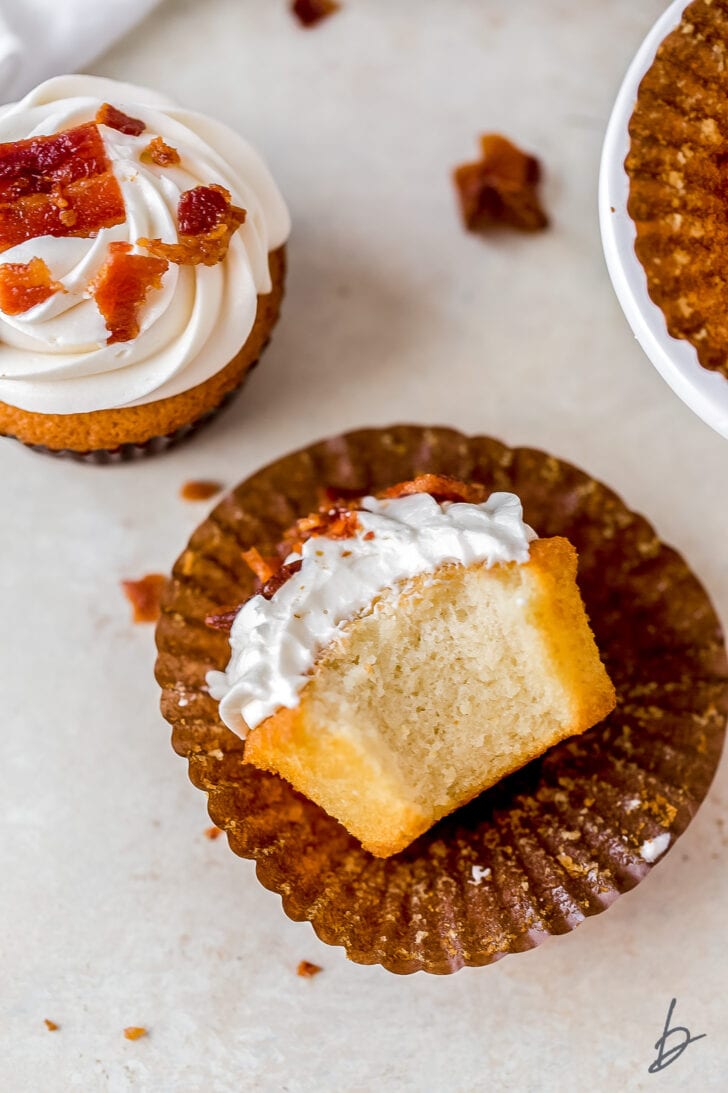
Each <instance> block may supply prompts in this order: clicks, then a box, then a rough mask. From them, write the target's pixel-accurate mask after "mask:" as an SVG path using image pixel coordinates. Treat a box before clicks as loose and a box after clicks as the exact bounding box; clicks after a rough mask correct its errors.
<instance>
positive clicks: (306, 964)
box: [296, 960, 324, 979]
mask: <svg viewBox="0 0 728 1093" xmlns="http://www.w3.org/2000/svg"><path fill="white" fill-rule="evenodd" d="M323 970H324V969H323V968H322V967H321V965H320V964H312V963H311V961H310V960H302V961H301V963H300V964H299V965H298V967H297V968H296V975H300V976H301V978H302V979H313V977H314V976H315V975H318V973H319V972H322V971H323Z"/></svg>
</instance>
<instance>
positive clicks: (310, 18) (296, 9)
mask: <svg viewBox="0 0 728 1093" xmlns="http://www.w3.org/2000/svg"><path fill="white" fill-rule="evenodd" d="M340 8H341V4H340V3H338V0H292V3H291V12H292V14H293V15H295V16H296V18H297V19H298V21H299V23H300V24H301V26H302V27H306V29H308V28H309V27H315V26H316V25H317V24H318V23H320V22H321V21H322V20H323V19H328V17H329V16H330V15H335V14H336V12H337V11H339V10H340Z"/></svg>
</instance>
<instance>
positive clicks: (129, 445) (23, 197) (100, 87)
mask: <svg viewBox="0 0 728 1093" xmlns="http://www.w3.org/2000/svg"><path fill="white" fill-rule="evenodd" d="M289 228H290V221H289V216H288V212H287V210H286V207H285V204H284V202H283V200H282V198H281V195H280V193H279V191H278V189H277V187H276V185H275V183H274V181H273V179H272V178H271V176H270V174H269V172H268V170H267V168H266V167H265V165H264V164H263V162H262V160H261V159H260V157H259V156H258V154H257V153H256V152H255V151H254V150H253V149H252V148H251V147H250V146H249V145H248V144H247V143H246V142H245V141H244V140H242V139H241V138H240V137H239V136H238V135H237V134H236V133H234V132H233V131H232V130H230V129H228V128H227V127H226V126H224V125H222V124H220V123H219V122H216V121H213V120H212V119H210V118H207V117H205V116H203V115H201V114H197V113H194V112H191V111H188V110H182V109H180V108H178V107H176V106H175V105H174V104H173V103H171V102H170V101H169V100H168V99H167V98H165V97H163V96H161V95H158V94H157V93H156V92H152V91H148V90H145V89H143V88H137V87H132V86H130V85H128V84H122V83H117V82H116V81H113V80H106V79H100V78H97V77H91V76H62V77H58V78H56V79H53V80H49V81H48V82H46V83H44V84H41V85H40V86H39V87H38V88H36V89H35V90H34V91H32V92H31V93H30V94H29V95H27V96H26V97H25V99H23V100H22V101H21V102H19V103H14V104H11V105H9V106H5V107H3V108H1V109H0V250H2V254H1V255H0V434H4V435H7V436H13V437H16V438H17V439H19V440H21V441H23V442H24V443H25V444H29V445H31V446H34V447H41V448H44V449H46V450H50V451H52V452H55V453H61V452H62V453H65V454H70V455H75V456H78V457H81V458H86V459H89V460H91V461H95V462H105V461H108V460H109V459H118V458H126V457H129V456H131V455H134V454H137V453H142V452H143V453H146V452H149V451H156V450H159V449H160V448H162V447H166V446H167V445H168V444H169V443H171V442H172V441H174V440H177V439H179V438H180V437H181V436H183V435H185V434H186V433H187V432H189V431H190V430H191V428H193V427H194V426H196V425H198V424H200V423H201V422H202V421H204V420H206V419H207V418H208V417H209V416H210V415H211V414H212V413H213V412H214V411H215V410H217V409H218V408H219V407H220V405H221V404H222V403H223V402H224V401H226V399H227V398H228V397H229V396H230V395H231V394H232V392H233V391H235V390H236V388H237V387H239V385H240V384H241V382H242V380H243V379H244V377H245V375H246V373H247V372H248V370H249V369H250V367H251V366H252V365H253V364H254V363H255V362H256V360H257V359H258V356H259V354H260V352H261V350H262V349H263V347H264V345H265V343H266V342H267V340H268V338H269V336H270V332H271V330H272V328H273V326H274V324H275V322H276V319H277V317H278V311H279V306H280V300H281V296H282V293H283V282H284V275H285V250H284V244H285V241H286V238H287V236H288V233H289Z"/></svg>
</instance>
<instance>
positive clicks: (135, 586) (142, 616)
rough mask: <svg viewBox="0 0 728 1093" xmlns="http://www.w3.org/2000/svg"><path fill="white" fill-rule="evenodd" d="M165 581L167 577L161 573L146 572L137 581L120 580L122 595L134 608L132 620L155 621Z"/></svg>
mask: <svg viewBox="0 0 728 1093" xmlns="http://www.w3.org/2000/svg"><path fill="white" fill-rule="evenodd" d="M166 583H167V578H166V577H165V576H164V575H163V574H162V573H148V574H147V576H146V577H142V578H141V579H140V580H138V581H122V582H121V587H122V588H123V589H124V595H125V596H126V598H127V599H128V601H129V603H130V604H131V605H132V607H133V609H134V615H133V621H134V622H156V621H157V619H158V618H159V615H160V604H161V601H162V592H163V591H164V586H165V585H166Z"/></svg>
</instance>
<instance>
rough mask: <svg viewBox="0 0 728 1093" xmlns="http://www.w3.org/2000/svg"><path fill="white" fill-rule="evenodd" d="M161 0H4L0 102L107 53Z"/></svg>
mask: <svg viewBox="0 0 728 1093" xmlns="http://www.w3.org/2000/svg"><path fill="white" fill-rule="evenodd" d="M157 3H159V0H0V102H13V101H14V100H15V99H19V98H22V96H23V95H24V94H25V93H26V92H27V91H30V89H31V88H32V87H34V86H35V85H36V84H37V83H40V82H41V81H42V80H47V79H48V78H49V77H50V76H59V75H61V73H64V72H77V71H78V69H79V68H81V67H82V66H83V65H85V64H87V63H88V62H89V61H92V60H93V59H94V57H97V56H98V55H99V54H100V53H103V51H104V50H105V49H107V47H108V46H110V45H111V43H112V42H114V41H116V39H117V38H121V36H122V35H123V34H126V32H127V31H128V30H129V29H130V28H131V27H133V26H134V24H135V23H138V22H139V20H140V19H142V18H143V17H144V16H145V15H146V14H147V13H148V12H149V11H151V9H152V8H153V7H155V6H156V4H157Z"/></svg>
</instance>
